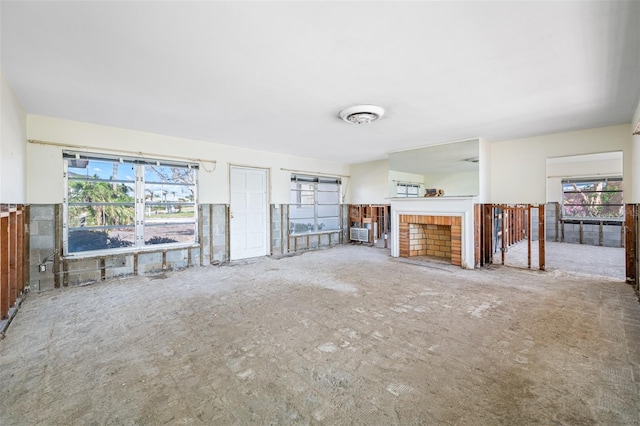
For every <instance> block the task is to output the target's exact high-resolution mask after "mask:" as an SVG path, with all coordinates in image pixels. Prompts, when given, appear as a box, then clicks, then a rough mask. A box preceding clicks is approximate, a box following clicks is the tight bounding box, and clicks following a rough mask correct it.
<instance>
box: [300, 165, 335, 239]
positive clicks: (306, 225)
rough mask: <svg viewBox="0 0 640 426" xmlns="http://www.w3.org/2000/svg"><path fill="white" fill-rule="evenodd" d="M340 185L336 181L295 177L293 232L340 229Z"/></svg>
mask: <svg viewBox="0 0 640 426" xmlns="http://www.w3.org/2000/svg"><path fill="white" fill-rule="evenodd" d="M340 185H341V181H340V179H336V178H330V177H318V176H303V175H292V176H291V204H290V207H289V222H290V223H289V232H290V233H292V234H303V233H309V232H321V231H335V230H339V229H340V189H341V188H340Z"/></svg>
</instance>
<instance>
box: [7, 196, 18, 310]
mask: <svg viewBox="0 0 640 426" xmlns="http://www.w3.org/2000/svg"><path fill="white" fill-rule="evenodd" d="M17 242H18V212H17V211H16V210H15V209H13V210H12V211H11V212H10V213H9V307H13V306H15V304H16V298H17V297H18V244H17Z"/></svg>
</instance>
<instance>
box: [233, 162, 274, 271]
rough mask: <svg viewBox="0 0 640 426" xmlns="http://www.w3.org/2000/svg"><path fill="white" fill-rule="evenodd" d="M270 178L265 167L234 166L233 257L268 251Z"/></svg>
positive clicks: (266, 252)
mask: <svg viewBox="0 0 640 426" xmlns="http://www.w3.org/2000/svg"><path fill="white" fill-rule="evenodd" d="M267 181H268V175H267V170H265V169H248V168H244V167H231V177H230V187H231V205H230V210H231V212H230V220H229V223H230V242H229V244H230V246H231V247H230V249H231V250H230V252H231V260H237V259H246V258H249V257H258V256H266V255H268V254H269V244H268V241H269V227H268V224H269V222H268V220H269V215H268V204H267Z"/></svg>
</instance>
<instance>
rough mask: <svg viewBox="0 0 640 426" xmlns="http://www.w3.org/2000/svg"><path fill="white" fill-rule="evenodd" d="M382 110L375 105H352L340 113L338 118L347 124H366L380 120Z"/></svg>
mask: <svg viewBox="0 0 640 426" xmlns="http://www.w3.org/2000/svg"><path fill="white" fill-rule="evenodd" d="M383 115H384V109H382V108H380V107H379V106H375V105H354V106H352V107H349V108H345V109H343V110H342V111H340V118H342V119H343V120H344V121H346V122H347V123H353V124H368V123H372V122H374V121H377V120H380V119H381V118H382V116H383Z"/></svg>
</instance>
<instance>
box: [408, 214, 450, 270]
mask: <svg viewBox="0 0 640 426" xmlns="http://www.w3.org/2000/svg"><path fill="white" fill-rule="evenodd" d="M409 256H428V257H433V258H437V259H440V260H448V261H451V226H447V225H425V224H418V223H410V224H409Z"/></svg>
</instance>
